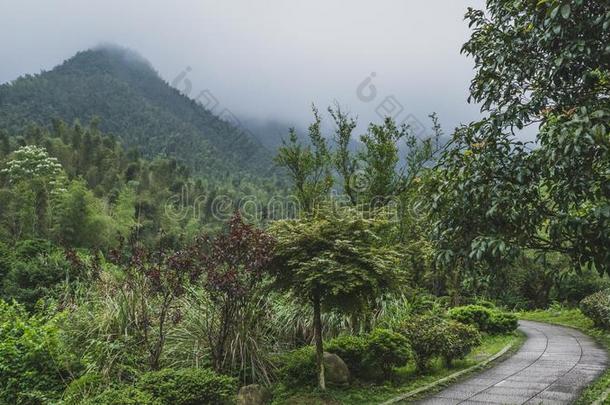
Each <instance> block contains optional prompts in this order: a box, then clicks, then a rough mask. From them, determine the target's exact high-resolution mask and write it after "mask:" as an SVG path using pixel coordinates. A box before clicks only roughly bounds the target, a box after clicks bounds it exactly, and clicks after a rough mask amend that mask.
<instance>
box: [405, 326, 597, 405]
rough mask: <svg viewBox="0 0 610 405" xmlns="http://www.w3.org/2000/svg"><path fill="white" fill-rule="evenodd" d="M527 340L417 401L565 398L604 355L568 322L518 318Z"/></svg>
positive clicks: (589, 377)
mask: <svg viewBox="0 0 610 405" xmlns="http://www.w3.org/2000/svg"><path fill="white" fill-rule="evenodd" d="M519 329H520V330H521V331H523V332H524V333H525V334H526V335H527V340H526V341H525V343H524V344H523V346H522V347H521V348H520V349H519V351H518V352H517V353H515V355H514V356H512V357H510V358H508V359H507V360H505V361H503V362H502V363H500V364H498V365H497V366H495V367H493V368H490V369H488V370H486V371H484V372H482V373H480V374H478V375H476V376H474V377H470V378H469V379H467V380H464V381H462V382H459V383H456V384H454V385H452V386H450V387H448V388H446V389H444V390H443V391H440V392H438V393H437V394H435V395H434V396H432V397H430V398H427V399H425V400H423V401H420V402H417V403H418V404H435V405H444V404H481V405H482V404H488V405H489V404H548V405H555V404H569V403H572V402H573V401H574V400H576V399H577V398H578V396H579V393H580V391H581V390H582V389H583V388H585V387H586V386H587V385H588V384H590V383H591V382H592V381H593V380H595V378H596V377H597V376H599V375H600V374H601V373H602V372H603V371H604V370H605V369H606V366H607V364H608V355H607V353H606V351H605V350H604V349H602V348H601V347H599V346H598V345H597V344H596V343H595V342H594V341H593V340H592V339H591V338H589V337H588V336H586V335H584V334H582V333H580V332H578V331H576V330H574V329H570V328H564V327H561V326H556V325H549V324H545V323H539V322H530V321H520V322H519Z"/></svg>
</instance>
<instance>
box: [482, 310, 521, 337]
mask: <svg viewBox="0 0 610 405" xmlns="http://www.w3.org/2000/svg"><path fill="white" fill-rule="evenodd" d="M517 326H519V322H518V320H517V316H516V315H514V314H511V313H509V312H500V311H493V312H492V314H491V316H490V317H489V320H488V321H487V330H486V332H488V333H491V334H504V333H510V332H512V331H514V330H515V329H517Z"/></svg>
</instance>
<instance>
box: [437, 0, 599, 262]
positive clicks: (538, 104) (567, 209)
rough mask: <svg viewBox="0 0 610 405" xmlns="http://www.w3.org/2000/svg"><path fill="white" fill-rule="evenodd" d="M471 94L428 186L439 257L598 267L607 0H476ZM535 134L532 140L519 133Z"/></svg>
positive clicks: (467, 49) (472, 19) (471, 44)
mask: <svg viewBox="0 0 610 405" xmlns="http://www.w3.org/2000/svg"><path fill="white" fill-rule="evenodd" d="M466 18H467V19H468V20H469V22H470V26H471V27H472V28H473V34H472V37H471V39H470V40H469V41H468V42H467V43H466V44H465V45H464V47H463V51H464V52H465V53H466V54H468V55H470V56H472V57H473V58H474V60H475V68H476V75H475V77H474V79H473V81H472V84H471V99H472V100H473V101H475V102H477V103H480V104H481V106H482V111H483V112H485V113H486V116H485V118H483V119H482V120H480V121H479V122H475V123H471V124H470V125H466V126H463V127H461V128H459V129H458V130H457V131H456V133H455V135H454V141H453V143H454V148H453V149H451V150H450V151H448V152H447V153H446V154H445V155H444V158H443V161H442V165H440V168H439V170H438V171H437V175H436V176H435V179H434V181H433V182H432V185H433V189H434V190H435V192H434V195H433V199H432V204H431V207H432V209H433V213H434V215H435V216H436V219H437V223H436V236H437V241H438V243H439V248H440V249H439V258H440V259H441V262H443V263H445V264H450V265H451V266H454V267H455V266H456V265H458V266H461V267H463V268H467V267H473V266H474V265H475V263H478V262H481V261H482V260H490V261H494V262H497V260H499V259H502V258H506V257H513V256H514V255H515V254H517V253H518V252H519V251H520V250H521V249H523V248H526V249H534V250H536V251H538V252H549V251H557V252H562V253H565V254H567V255H569V256H570V257H572V259H573V261H574V263H575V264H576V265H583V264H588V265H591V266H595V267H596V268H597V269H598V270H599V271H606V272H607V271H608V270H610V249H609V247H610V182H609V180H610V136H609V132H608V131H609V124H608V122H609V118H610V46H609V44H610V29H609V27H610V4H607V3H604V2H599V1H592V0H589V1H587V0H575V1H565V0H541V1H526V0H517V1H514V0H511V1H508V0H488V1H487V10H486V11H482V10H473V9H470V10H469V11H468V13H467V15H466ZM528 126H529V127H532V130H537V133H538V134H537V137H536V142H535V144H532V145H530V144H526V143H523V142H521V141H520V140H519V137H518V131H519V130H520V129H522V128H524V127H528Z"/></svg>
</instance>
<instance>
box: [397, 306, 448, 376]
mask: <svg viewBox="0 0 610 405" xmlns="http://www.w3.org/2000/svg"><path fill="white" fill-rule="evenodd" d="M442 322H443V320H442V318H440V317H438V316H433V315H420V316H416V317H413V318H411V320H410V321H409V322H407V324H406V325H405V326H404V328H403V333H404V335H405V336H406V337H407V339H408V341H409V343H410V345H411V349H412V350H413V356H414V357H415V363H416V365H417V368H418V370H420V371H423V370H425V369H427V368H428V364H429V362H430V360H431V359H432V358H433V357H435V356H437V355H439V354H441V348H442V338H443V334H442V328H441V323H442Z"/></svg>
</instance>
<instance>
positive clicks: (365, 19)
mask: <svg viewBox="0 0 610 405" xmlns="http://www.w3.org/2000/svg"><path fill="white" fill-rule="evenodd" d="M483 5H484V1H483V0H457V1H456V0H435V1H429V2H422V1H415V0H407V1H404V0H402V1H401V0H381V1H375V2H371V1H363V0H357V1H349V2H348V1H338V0H335V1H330V2H329V1H321V0H312V1H307V2H298V3H297V2H286V1H281V0H266V1H257V2H253V1H246V0H239V1H220V0H216V1H214V0H203V1H202V0H179V1H174V2H171V3H170V2H163V1H160V0H152V1H147V2H134V1H132V2H125V1H118V0H109V1H106V2H104V3H103V5H102V4H92V3H90V2H82V1H78V0H54V1H47V2H39V1H34V0H23V1H19V2H17V1H12V2H4V3H3V5H2V13H0V38H2V39H1V40H0V41H1V46H0V60H1V61H2V63H1V64H0V82H7V81H11V80H14V79H15V78H17V77H18V76H20V75H23V74H26V73H37V72H39V71H40V70H50V69H51V68H53V67H54V66H55V65H58V64H60V63H61V62H62V61H63V60H65V59H67V58H69V57H71V56H72V55H74V54H75V53H76V52H77V51H80V50H84V49H88V48H91V47H94V46H96V45H98V44H100V43H115V44H118V45H121V46H125V47H128V48H131V49H134V50H136V51H137V52H139V53H140V54H141V55H142V56H144V57H145V58H146V59H148V60H149V61H150V62H151V64H152V65H153V66H154V67H155V68H156V69H157V70H158V71H159V74H160V75H161V76H162V78H163V79H165V80H166V81H168V82H170V83H173V84H174V85H175V86H176V87H177V88H179V89H180V90H181V91H183V92H185V93H188V94H189V96H191V97H193V98H199V99H200V101H202V102H203V103H204V104H207V105H208V107H210V108H212V109H213V110H214V112H217V113H218V114H220V113H221V112H222V111H224V110H228V111H230V112H231V113H233V114H235V116H236V117H239V118H240V119H243V120H244V121H248V122H253V121H263V122H264V121H265V120H266V119H270V120H275V121H279V122H280V123H283V122H286V124H287V125H288V124H290V125H297V126H300V127H306V125H307V122H308V121H309V119H310V116H311V114H310V104H311V103H312V102H314V103H316V104H317V105H318V106H319V107H320V108H325V107H326V106H327V105H329V104H331V103H333V102H334V101H338V102H339V103H341V104H342V105H343V106H345V107H346V108H347V109H349V110H350V111H352V112H353V113H354V114H357V115H358V116H359V118H360V122H361V124H363V123H367V122H369V121H377V120H379V115H384V114H390V115H396V117H397V119H398V120H399V121H402V120H404V119H407V120H410V121H414V119H415V120H416V121H414V122H415V123H416V124H417V121H420V122H423V123H424V124H426V125H427V124H428V121H427V115H428V114H429V113H430V112H433V111H436V112H438V113H439V115H440V118H441V122H442V123H443V126H444V127H445V129H446V130H447V131H450V130H451V129H452V128H453V127H454V126H455V125H457V124H458V123H459V122H466V121H470V120H473V119H475V118H477V117H478V116H479V112H478V108H477V106H473V105H468V104H467V102H466V97H467V91H468V85H469V81H470V79H471V77H472V75H473V72H472V65H473V63H472V61H471V60H468V59H467V58H466V57H465V56H463V55H460V47H461V44H462V43H463V42H464V41H465V40H466V39H467V38H468V35H469V30H468V27H467V24H466V22H464V21H463V20H462V16H463V14H464V12H465V11H466V9H467V7H468V6H472V7H477V8H482V7H483ZM9 45H10V46H9ZM359 86H360V91H359V90H358V89H359ZM359 94H360V95H359ZM410 114H411V115H410ZM274 126H275V125H274ZM280 127H281V125H280Z"/></svg>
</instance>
